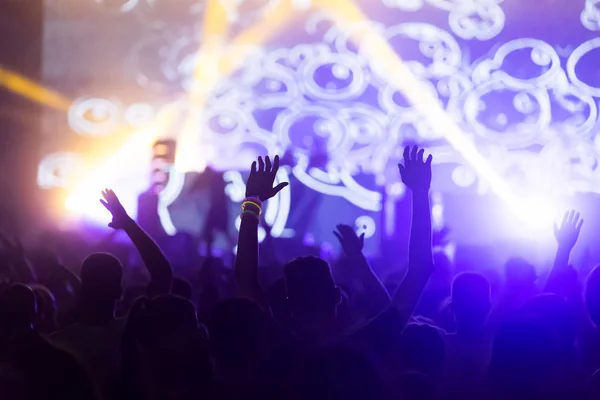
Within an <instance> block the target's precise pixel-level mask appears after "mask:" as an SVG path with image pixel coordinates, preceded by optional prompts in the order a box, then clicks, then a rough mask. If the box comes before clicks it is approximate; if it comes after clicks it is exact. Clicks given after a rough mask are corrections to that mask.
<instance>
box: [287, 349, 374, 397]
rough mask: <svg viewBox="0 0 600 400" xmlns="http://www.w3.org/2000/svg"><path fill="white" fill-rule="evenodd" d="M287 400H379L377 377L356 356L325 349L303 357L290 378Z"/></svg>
mask: <svg viewBox="0 0 600 400" xmlns="http://www.w3.org/2000/svg"><path fill="white" fill-rule="evenodd" d="M289 391H290V392H289V396H288V398H290V399H293V400H313V399H328V400H364V399H369V400H379V399H382V398H383V394H382V393H383V390H382V383H381V379H380V376H379V374H378V372H377V370H376V369H375V368H374V367H373V365H372V364H371V363H370V362H369V360H368V359H367V358H366V357H365V356H364V355H363V354H361V353H360V352H357V351H354V350H349V349H345V348H326V349H319V350H316V351H314V352H310V353H309V354H307V355H305V356H304V357H303V358H302V359H301V360H300V362H299V363H298V364H297V367H296V368H295V370H294V371H293V374H292V376H291V385H290V387H289Z"/></svg>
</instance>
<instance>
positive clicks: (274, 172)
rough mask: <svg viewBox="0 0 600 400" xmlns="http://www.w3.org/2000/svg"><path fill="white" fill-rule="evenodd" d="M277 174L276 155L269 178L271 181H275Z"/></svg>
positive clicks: (277, 162)
mask: <svg viewBox="0 0 600 400" xmlns="http://www.w3.org/2000/svg"><path fill="white" fill-rule="evenodd" d="M277 172H279V156H277V155H276V156H275V158H274V159H273V169H272V170H271V176H272V177H273V180H275V177H276V176H277Z"/></svg>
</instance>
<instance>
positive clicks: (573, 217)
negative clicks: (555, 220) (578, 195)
mask: <svg viewBox="0 0 600 400" xmlns="http://www.w3.org/2000/svg"><path fill="white" fill-rule="evenodd" d="M582 225H583V219H581V218H580V215H579V213H576V212H575V211H570V212H567V213H565V215H564V217H563V221H562V223H561V226H560V228H559V227H558V226H556V224H555V225H554V236H555V237H556V241H557V243H558V249H557V250H556V256H555V258H554V264H553V265H552V269H551V270H550V275H548V279H547V281H546V285H545V287H544V292H545V293H555V294H558V295H560V296H563V297H565V298H566V299H567V300H569V301H570V302H573V301H576V302H578V303H579V302H580V301H581V290H580V288H579V282H578V280H577V271H575V270H574V269H573V268H572V267H571V266H569V258H570V256H571V252H572V251H573V247H575V244H576V243H577V239H578V238H579V232H581V227H582Z"/></svg>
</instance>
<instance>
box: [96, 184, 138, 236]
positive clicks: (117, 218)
mask: <svg viewBox="0 0 600 400" xmlns="http://www.w3.org/2000/svg"><path fill="white" fill-rule="evenodd" d="M102 197H104V200H103V199H100V203H102V205H103V206H104V207H106V209H107V210H108V211H110V213H111V214H112V221H111V222H110V223H109V224H108V226H110V227H111V228H113V229H125V227H126V226H127V224H128V223H129V222H130V221H131V218H130V217H129V215H127V211H125V208H124V207H123V205H122V204H121V202H120V201H119V198H118V197H117V195H116V194H115V192H113V191H112V190H110V189H104V190H103V191H102Z"/></svg>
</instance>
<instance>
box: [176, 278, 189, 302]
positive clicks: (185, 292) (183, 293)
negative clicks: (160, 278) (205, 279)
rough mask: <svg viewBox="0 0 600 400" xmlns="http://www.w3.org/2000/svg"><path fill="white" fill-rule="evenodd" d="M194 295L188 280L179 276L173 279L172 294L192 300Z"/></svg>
mask: <svg viewBox="0 0 600 400" xmlns="http://www.w3.org/2000/svg"><path fill="white" fill-rule="evenodd" d="M192 293H193V290H192V285H191V284H190V283H189V282H188V281H187V280H186V279H184V278H181V277H178V276H174V277H173V280H172V281H171V294H173V295H175V296H179V297H183V298H184V299H186V300H191V299H192Z"/></svg>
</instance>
